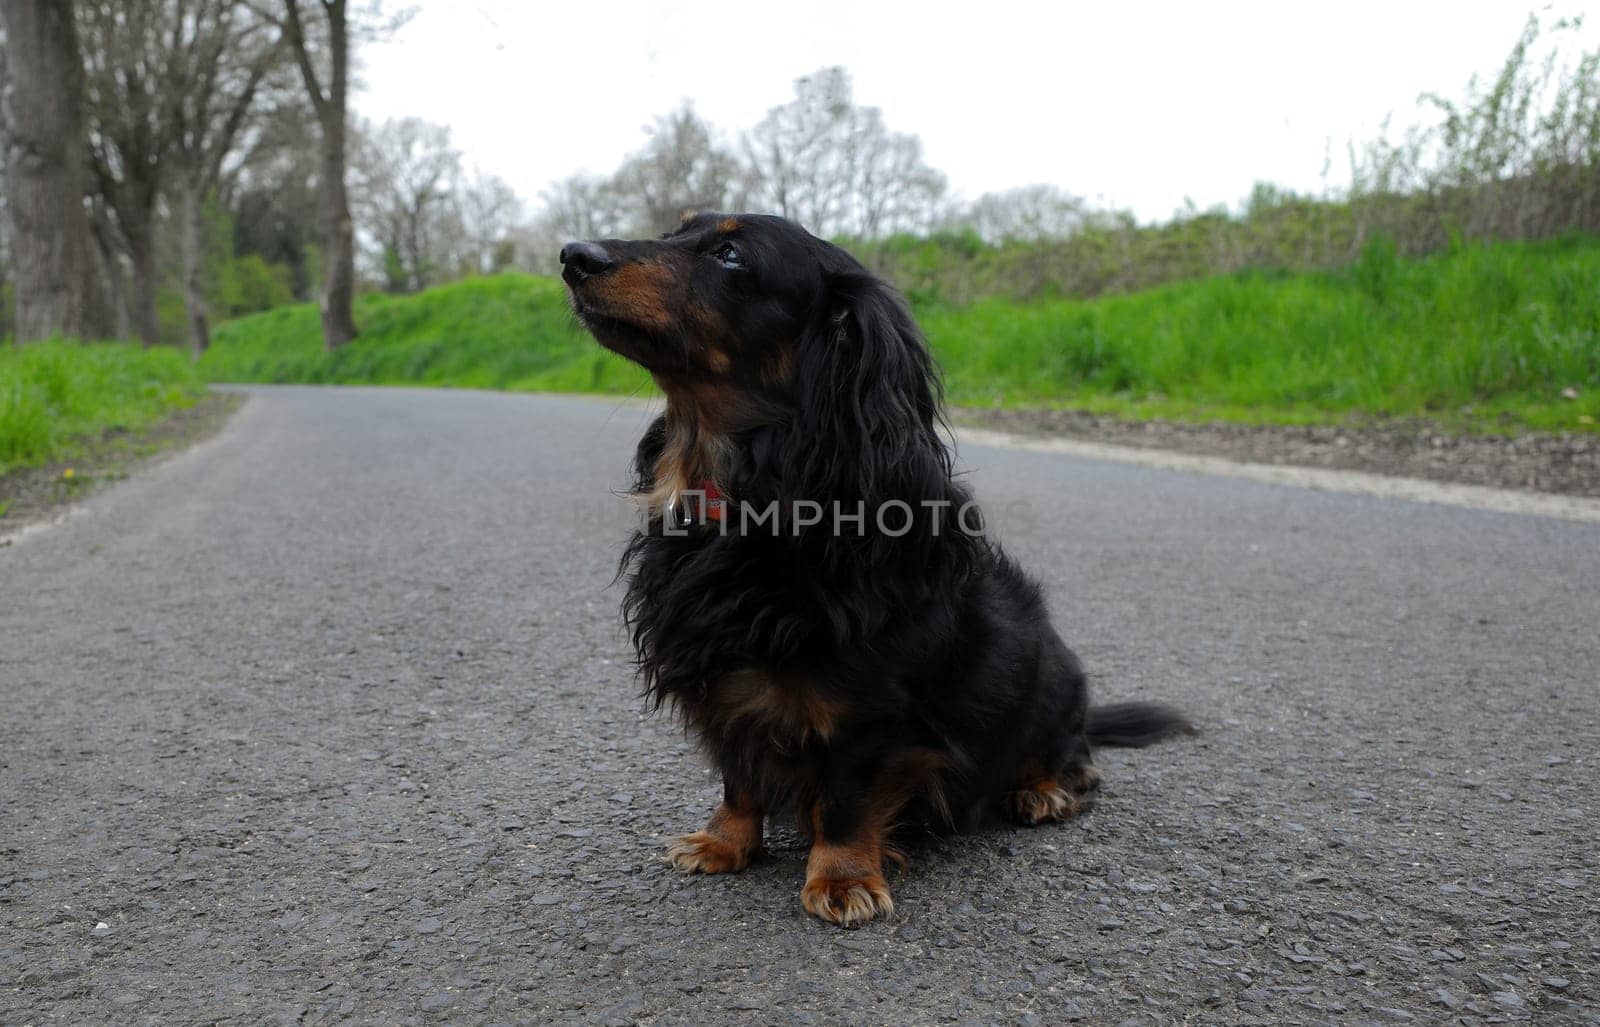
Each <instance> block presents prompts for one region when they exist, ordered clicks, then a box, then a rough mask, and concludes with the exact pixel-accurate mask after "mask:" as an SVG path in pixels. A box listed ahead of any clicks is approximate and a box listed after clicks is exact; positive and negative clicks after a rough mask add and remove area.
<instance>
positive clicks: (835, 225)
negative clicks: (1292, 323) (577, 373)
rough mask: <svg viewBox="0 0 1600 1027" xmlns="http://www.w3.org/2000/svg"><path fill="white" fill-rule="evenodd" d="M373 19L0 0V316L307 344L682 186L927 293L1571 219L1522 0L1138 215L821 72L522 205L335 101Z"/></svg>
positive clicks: (653, 139)
mask: <svg viewBox="0 0 1600 1027" xmlns="http://www.w3.org/2000/svg"><path fill="white" fill-rule="evenodd" d="M402 19H403V12H398V13H397V12H395V11H392V10H388V11H386V10H385V9H384V8H383V7H382V5H381V2H380V0H358V3H357V6H356V7H355V8H353V9H352V8H351V7H350V0H0V29H3V30H4V32H5V41H6V46H5V48H4V50H3V58H4V59H3V60H0V83H3V84H4V103H3V105H0V115H3V116H0V129H3V131H4V138H5V143H6V145H5V148H4V151H3V152H4V162H5V171H6V172H7V180H8V190H7V194H6V196H5V198H4V202H5V205H6V207H7V212H6V213H7V216H6V217H4V218H0V267H9V268H11V269H13V272H12V273H13V276H14V280H13V281H11V282H6V281H4V280H0V293H3V292H4V291H6V290H14V292H15V295H16V310H17V314H16V324H15V331H16V334H17V336H18V337H19V338H24V339H25V338H35V337H40V336H42V335H48V334H52V333H63V334H69V335H78V336H94V335H105V334H116V335H124V336H125V335H130V334H131V335H136V336H138V337H140V338H143V339H144V340H145V341H147V342H154V341H157V340H158V339H167V340H171V339H172V338H173V337H174V335H180V336H186V337H187V338H188V339H189V340H190V341H191V343H192V345H193V346H194V347H195V350H196V352H199V351H201V350H203V349H204V347H205V346H206V345H207V342H208V339H209V322H210V319H211V317H212V316H213V314H221V315H222V316H232V315H235V314H239V313H243V312H247V311H249V310H254V309H261V308H264V307H268V306H272V305H275V304H278V303H282V302H287V301H288V300H289V299H290V298H300V299H307V298H311V297H312V296H313V295H316V296H317V298H318V299H319V301H320V303H321V308H322V316H323V328H324V336H325V339H326V342H327V344H328V345H329V346H330V347H333V346H337V345H341V344H342V343H344V342H346V341H348V340H349V339H350V338H352V337H353V336H354V334H355V331H356V326H355V324H354V321H353V319H352V316H351V300H352V297H353V296H354V294H355V292H356V291H357V289H358V288H361V287H377V288H383V289H387V290H389V291H393V292H410V291H416V290H419V289H423V288H427V287H428V286H430V285H434V284H437V283H438V282H441V281H445V280H449V279H452V278H456V277H460V276H463V275H469V274H478V273H486V272H493V271H498V270H502V269H506V268H510V267H521V268H525V269H528V270H532V271H536V272H538V273H549V272H550V271H551V269H552V268H553V267H554V264H555V254H556V252H557V250H558V248H559V246H560V245H561V244H562V243H563V242H564V241H566V240H568V239H571V238H595V237H604V236H640V235H651V234H655V233H658V232H660V231H662V230H663V229H665V228H669V227H671V226H673V225H674V224H676V222H677V220H678V218H679V216H680V215H681V214H682V213H683V212H684V211H687V210H695V209H725V210H732V209H745V210H767V211H773V212H776V213H779V214H783V215H785V216H787V217H790V218H794V219H796V220H798V221H800V222H802V223H803V224H805V225H806V226H807V227H809V228H810V229H811V230H812V231H814V232H817V233H818V234H820V235H824V236H828V237H834V238H845V239H848V240H850V242H851V244H852V246H853V247H854V248H855V249H856V251H857V252H858V253H859V254H861V255H862V256H863V257H864V259H866V260H867V261H868V263H869V264H871V265H872V266H873V267H874V268H876V269H877V270H878V271H880V272H881V273H883V274H886V275H888V276H890V277H892V278H894V279H896V281H897V282H899V284H901V285H902V287H904V288H907V289H908V290H912V291H915V292H918V293H920V294H923V295H925V296H929V297H934V298H941V299H945V300H949V301H954V302H964V301H966V300H969V299H972V298H974V297H977V296H983V295H992V294H997V293H998V294H1005V295H1010V296H1017V297H1029V296H1035V295H1041V294H1063V295H1078V296H1084V295H1094V294H1096V293H1100V292H1106V291H1122V290H1127V289H1134V288H1141V287H1146V286H1149V285H1152V284H1156V283H1159V282H1163V281H1168V280H1172V279H1174V278H1184V277H1192V276H1195V275H1203V274H1215V273H1219V272H1228V271H1232V270H1237V269H1240V268H1248V267H1258V268H1279V269H1286V270H1304V269H1309V268H1318V267H1327V266H1332V265H1337V264H1342V263H1347V262H1349V261H1350V260H1352V259H1354V257H1355V255H1356V254H1357V253H1359V252H1360V250H1361V248H1362V247H1363V246H1364V245H1365V244H1366V243H1367V241H1368V240H1370V239H1371V238H1373V237H1374V236H1380V235H1381V236H1384V237H1386V238H1388V239H1390V240H1391V241H1393V242H1394V243H1395V245H1396V246H1397V248H1398V249H1399V250H1400V251H1401V252H1404V253H1408V254H1416V253H1425V252H1429V251H1432V250H1435V249H1438V248H1440V247H1442V246H1444V245H1447V244H1448V242H1449V241H1450V239H1451V238H1453V237H1462V238H1538V237H1542V236H1547V235H1550V234H1553V233H1558V232H1562V231H1570V230H1575V229H1576V230H1590V231H1600V54H1583V55H1579V56H1578V57H1577V58H1576V60H1568V61H1566V62H1565V63H1563V61H1562V54H1563V53H1564V48H1563V47H1562V46H1560V45H1559V43H1560V42H1561V40H1562V39H1563V38H1564V37H1563V34H1562V31H1561V30H1564V29H1566V28H1569V27H1570V26H1568V25H1565V24H1563V25H1558V26H1556V29H1557V31H1556V33H1555V34H1554V35H1544V34H1541V32H1540V27H1539V24H1538V22H1537V21H1535V20H1530V21H1529V23H1528V27H1527V29H1526V31H1525V32H1524V33H1523V35H1522V37H1521V38H1520V39H1519V40H1518V41H1517V44H1516V46H1515V47H1514V48H1513V50H1512V52H1511V54H1510V56H1509V57H1508V59H1507V61H1506V64H1505V66H1504V67H1503V68H1502V69H1501V71H1500V73H1499V74H1498V75H1497V76H1496V77H1495V78H1494V79H1493V80H1491V81H1489V82H1485V83H1480V82H1477V81H1476V80H1475V81H1474V82H1473V83H1472V84H1471V85H1470V86H1469V88H1468V90H1467V92H1466V95H1465V96H1464V98H1462V99H1460V100H1447V99H1445V98H1443V97H1437V96H1436V97H1429V98H1426V99H1427V100H1428V102H1430V103H1431V104H1432V105H1433V107H1434V109H1435V110H1436V111H1437V112H1438V114H1439V117H1438V119H1437V121H1436V123H1435V124H1433V125H1432V126H1428V127H1422V128H1418V129H1414V130H1412V131H1411V132H1409V133H1408V134H1407V135H1406V136H1405V137H1403V138H1402V139H1400V140H1397V141H1396V140H1391V139H1389V138H1387V137H1385V138H1383V139H1380V140H1378V141H1376V142H1372V143H1369V144H1367V145H1364V146H1361V147H1352V149H1351V153H1350V179H1349V184H1348V185H1347V186H1346V185H1340V186H1337V187H1334V186H1328V187H1325V189H1324V191H1323V193H1322V194H1321V195H1317V196H1303V195H1296V194H1293V193H1290V192H1286V191H1284V190H1280V189H1275V188H1273V187H1271V186H1266V185H1262V186H1258V187H1257V188H1256V190H1255V191H1254V192H1253V193H1252V195H1251V196H1250V198H1249V199H1248V200H1247V201H1246V202H1245V204H1244V205H1243V206H1242V207H1241V208H1239V209H1238V210H1228V209H1225V208H1214V209H1211V210H1207V211H1200V210H1194V209H1190V210H1188V211H1183V212H1179V213H1178V214H1177V215H1176V216H1175V217H1174V218H1173V219H1172V220H1171V221H1170V222H1168V223H1166V224H1162V225H1140V224H1138V223H1137V222H1136V221H1135V219H1134V218H1133V217H1132V216H1131V215H1130V214H1128V213H1127V212H1124V211H1114V210H1096V209H1093V208H1092V207H1090V206H1089V205H1088V204H1086V203H1085V202H1084V201H1082V200H1081V199H1079V198H1077V197H1074V196H1072V195H1071V194H1069V193H1067V192H1065V191H1064V190H1062V189H1060V188H1058V187H1055V186H1050V185H1036V186H1029V187H1025V188H1021V189H1015V190H1010V191H1007V192H1001V193H992V194H987V195H984V196H981V197H979V198H978V199H977V200H976V201H973V202H970V203H968V202H963V201H961V200H959V199H958V198H956V197H953V196H952V195H951V194H950V192H949V190H948V188H947V183H946V181H945V178H944V176H943V175H942V174H941V173H939V172H938V171H937V170H935V169H933V168H932V167H930V166H929V165H928V164H927V162H926V161H925V159H924V157H923V153H922V147H921V144H920V142H919V141H918V140H917V138H916V137H915V136H912V135H907V134H904V133H900V132H896V131H894V130H892V129H891V128H890V127H889V126H888V125H887V123H886V122H885V119H884V117H883V114H882V112H881V111H879V110H878V109H877V108H874V107H868V106H861V105H858V104H857V103H856V102H855V98H854V95H853V92H852V86H851V80H850V76H849V74H848V73H847V72H846V71H844V70H843V69H841V68H830V69H824V70H822V71H819V72H817V73H815V74H813V75H809V76H806V77H804V78H801V79H799V80H797V82H796V83H795V94H794V96H793V98H792V99H791V100H789V101H788V102H787V103H784V104H782V105H780V106H777V107H774V108H773V109H771V110H770V111H769V112H768V113H767V115H766V116H765V117H764V118H763V119H762V120H761V121H760V122H759V123H757V124H756V125H754V126H752V127H751V128H749V129H748V130H747V131H744V132H742V133H738V134H736V135H734V136H731V137H729V136H726V135H724V134H723V133H720V132H719V131H718V130H717V129H715V128H714V127H713V126H711V125H709V124H707V123H706V122H705V121H704V120H703V119H701V118H700V117H699V116H698V115H697V114H696V112H695V111H694V109H693V107H692V106H689V105H687V104H685V105H684V106H682V107H680V108H678V109H677V110H675V111H673V112H671V113H670V114H667V115H665V116H663V117H661V118H659V119H658V120H657V121H656V123H655V125H654V126H653V129H652V131H651V132H650V134H649V136H648V138H647V140H646V141H645V143H644V145H643V146H642V147H641V148H640V149H639V150H638V151H636V152H634V153H633V154H631V155H629V156H628V157H627V158H625V159H624V160H623V162H622V163H621V165H620V166H619V167H618V168H616V169H615V170H614V171H613V172H612V173H611V174H609V175H593V174H579V175H574V176H572V177H569V178H567V179H564V180H562V181H560V182H557V183H554V184H553V185H552V186H551V187H550V188H549V189H548V190H547V191H546V192H545V193H544V194H543V195H542V196H541V198H540V199H541V201H542V202H541V203H540V204H539V205H538V207H537V209H536V210H535V211H534V212H533V213H532V214H531V216H530V213H529V211H528V208H527V207H526V206H525V205H524V203H523V202H522V200H521V199H520V198H519V197H518V196H517V195H516V194H515V192H514V191H513V190H512V189H511V188H510V187H509V186H508V185H506V183H505V182H503V181H500V180H499V179H496V178H494V177H492V176H488V175H484V174H482V173H479V172H476V171H474V170H472V169H470V168H468V167H467V166H466V165H465V164H464V162H463V159H462V155H461V154H460V153H459V152H458V151H457V150H456V149H455V148H454V147H453V146H452V144H451V141H450V133H449V129H448V128H446V127H444V126H438V125H431V124H428V123H426V122H423V121H419V120H416V119H402V120H398V121H391V122H387V123H384V124H381V125H370V124H364V123H360V122H353V121H352V120H351V119H350V117H349V115H348V103H349V91H350V88H351V80H352V73H351V69H352V62H353V60H354V58H355V55H356V54H355V49H356V47H357V45H358V44H360V43H361V42H362V41H365V40H371V39H374V38H378V37H380V36H382V35H383V34H385V33H386V32H389V31H392V29H393V28H394V27H395V26H396V25H397V24H398V23H399V21H400V20H402ZM1552 40H1553V41H1554V43H1555V44H1557V45H1551V46H1544V45H1543V44H1544V43H1546V42H1551V41H1552ZM3 330H4V326H3V325H0V332H3Z"/></svg>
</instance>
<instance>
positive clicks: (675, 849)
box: [667, 831, 753, 874]
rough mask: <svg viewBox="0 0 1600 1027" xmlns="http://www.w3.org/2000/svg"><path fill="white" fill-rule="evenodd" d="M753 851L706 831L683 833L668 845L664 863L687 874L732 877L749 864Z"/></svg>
mask: <svg viewBox="0 0 1600 1027" xmlns="http://www.w3.org/2000/svg"><path fill="white" fill-rule="evenodd" d="M752 854H753V853H752V851H751V850H749V849H743V848H739V847H738V846H735V845H730V844H729V843H728V842H726V841H723V840H722V839H721V838H718V837H717V836H716V835H714V834H711V833H709V832H707V831H696V832H695V833H694V834H686V835H684V836H683V837H682V838H679V839H677V840H675V841H674V842H673V843H672V844H671V845H668V846H667V862H668V863H671V864H672V865H673V866H674V867H677V868H678V869H679V870H682V871H683V872H684V873H686V874H733V873H738V872H739V871H740V870H743V869H744V868H745V867H747V866H749V865H750V857H751V855H752Z"/></svg>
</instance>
